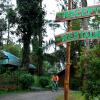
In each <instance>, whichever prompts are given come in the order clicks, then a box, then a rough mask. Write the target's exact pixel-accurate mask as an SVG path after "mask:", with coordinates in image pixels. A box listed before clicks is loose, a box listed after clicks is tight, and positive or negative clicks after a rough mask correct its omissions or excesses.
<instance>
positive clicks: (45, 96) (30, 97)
mask: <svg viewBox="0 0 100 100" xmlns="http://www.w3.org/2000/svg"><path fill="white" fill-rule="evenodd" d="M61 93H63V91H61V90H60V91H57V92H56V91H54V92H52V91H40V92H28V93H14V94H6V95H1V96H0V100H55V98H56V97H57V96H58V95H59V94H61Z"/></svg>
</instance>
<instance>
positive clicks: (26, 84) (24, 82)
mask: <svg viewBox="0 0 100 100" xmlns="http://www.w3.org/2000/svg"><path fill="white" fill-rule="evenodd" d="M33 82H34V79H33V76H32V75H31V74H29V73H23V74H21V75H20V77H19V84H20V85H21V87H22V89H29V88H30V87H31V86H32V84H33Z"/></svg>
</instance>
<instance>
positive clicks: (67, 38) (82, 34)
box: [55, 30, 100, 45]
mask: <svg viewBox="0 0 100 100" xmlns="http://www.w3.org/2000/svg"><path fill="white" fill-rule="evenodd" d="M55 39H56V43H57V44H58V45H59V43H63V42H71V41H76V40H84V39H100V30H92V31H73V32H68V33H66V34H62V35H59V36H56V37H55Z"/></svg>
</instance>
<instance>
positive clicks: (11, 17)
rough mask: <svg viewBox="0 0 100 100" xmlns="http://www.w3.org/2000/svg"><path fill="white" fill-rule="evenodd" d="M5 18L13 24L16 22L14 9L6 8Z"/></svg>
mask: <svg viewBox="0 0 100 100" xmlns="http://www.w3.org/2000/svg"><path fill="white" fill-rule="evenodd" d="M6 18H7V19H8V22H9V24H12V25H14V24H15V23H16V22H18V20H17V15H16V11H15V10H13V9H12V8H10V9H8V10H7V15H6Z"/></svg>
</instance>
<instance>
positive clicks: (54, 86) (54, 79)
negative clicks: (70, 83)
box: [51, 74, 59, 91]
mask: <svg viewBox="0 0 100 100" xmlns="http://www.w3.org/2000/svg"><path fill="white" fill-rule="evenodd" d="M51 80H52V91H54V90H56V91H57V90H58V82H59V76H58V75H56V74H54V75H53V76H52V79H51Z"/></svg>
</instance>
